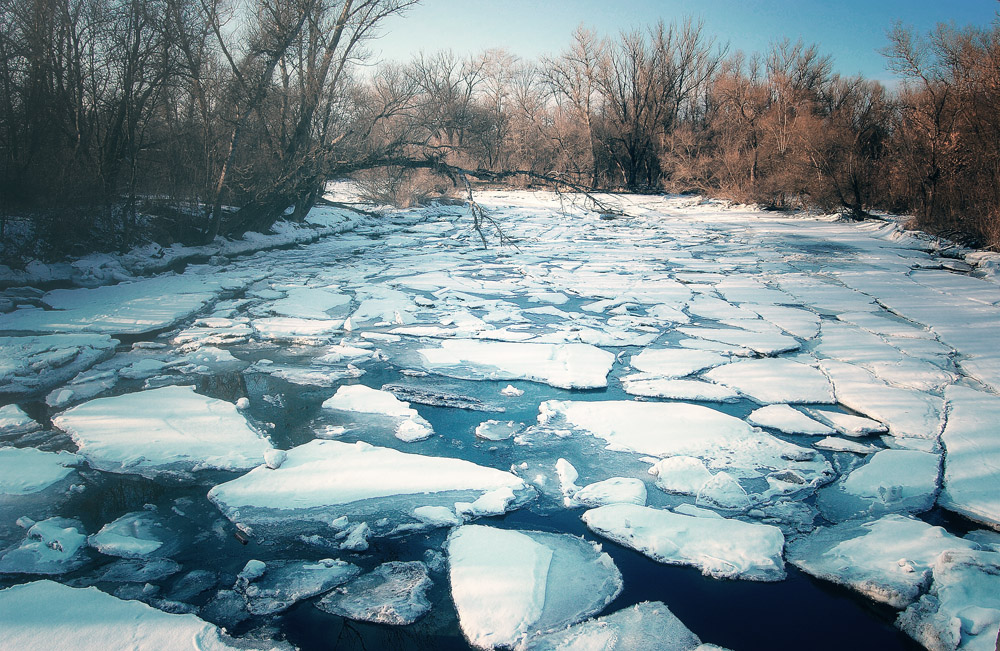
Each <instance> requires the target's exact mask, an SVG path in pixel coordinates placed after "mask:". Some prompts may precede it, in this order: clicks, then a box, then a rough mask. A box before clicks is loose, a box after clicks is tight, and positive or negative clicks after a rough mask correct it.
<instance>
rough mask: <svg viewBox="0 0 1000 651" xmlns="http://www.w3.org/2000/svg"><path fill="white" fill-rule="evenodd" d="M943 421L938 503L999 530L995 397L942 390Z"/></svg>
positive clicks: (998, 406)
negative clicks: (945, 415)
mask: <svg viewBox="0 0 1000 651" xmlns="http://www.w3.org/2000/svg"><path fill="white" fill-rule="evenodd" d="M945 399H946V400H947V402H948V422H947V424H946V425H945V429H944V433H943V434H942V435H941V442H942V443H943V444H944V449H945V457H944V483H943V489H942V491H941V495H940V497H939V499H938V502H939V504H941V506H943V507H944V508H946V509H948V510H949V511H955V512H956V513H961V514H962V515H964V516H966V517H968V518H971V519H973V520H976V521H977V522H983V523H985V524H988V525H989V526H991V527H993V528H994V529H1000V490H998V487H1000V437H998V436H997V423H998V422H1000V398H998V397H997V396H995V395H993V394H990V393H984V392H981V391H976V390H975V389H970V388H968V387H963V386H951V387H948V389H947V391H945Z"/></svg>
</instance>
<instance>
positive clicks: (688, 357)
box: [629, 348, 730, 378]
mask: <svg viewBox="0 0 1000 651" xmlns="http://www.w3.org/2000/svg"><path fill="white" fill-rule="evenodd" d="M728 361H730V360H729V357H728V356H726V355H721V354H719V353H713V352H711V351H707V350H690V349H685V348H647V349H645V350H643V351H642V352H641V353H639V354H638V355H633V356H632V359H631V360H630V361H629V364H631V365H632V368H634V369H636V370H637V371H642V372H645V373H649V374H651V375H657V376H660V377H664V378H680V377H685V376H687V375H691V374H692V373H697V372H698V371H701V370H704V369H706V368H712V367H713V366H719V365H721V364H725V363H726V362H728Z"/></svg>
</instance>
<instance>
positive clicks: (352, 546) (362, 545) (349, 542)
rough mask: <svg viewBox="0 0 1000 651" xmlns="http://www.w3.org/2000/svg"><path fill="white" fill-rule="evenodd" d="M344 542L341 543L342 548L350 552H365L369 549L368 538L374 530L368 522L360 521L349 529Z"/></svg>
mask: <svg viewBox="0 0 1000 651" xmlns="http://www.w3.org/2000/svg"><path fill="white" fill-rule="evenodd" d="M346 533H347V536H346V537H345V538H344V542H342V543H340V548H341V549H343V550H346V551H350V552H363V551H367V550H368V539H369V538H371V535H372V530H371V527H369V526H368V523H367V522H360V523H358V524H356V525H354V526H353V527H351V528H350V529H348V530H347V532H346Z"/></svg>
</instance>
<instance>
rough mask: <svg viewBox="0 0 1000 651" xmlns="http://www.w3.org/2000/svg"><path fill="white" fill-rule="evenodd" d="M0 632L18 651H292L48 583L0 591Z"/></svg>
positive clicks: (188, 618) (96, 593) (181, 617)
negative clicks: (174, 650) (184, 650)
mask: <svg viewBox="0 0 1000 651" xmlns="http://www.w3.org/2000/svg"><path fill="white" fill-rule="evenodd" d="M0 628H2V629H3V632H4V644H5V645H9V646H10V647H11V648H15V649H79V650H81V651H84V650H88V651H89V650H93V651H99V650H103V649H125V648H137V649H172V648H196V649H199V650H201V651H222V650H224V649H225V650H230V649H247V648H250V649H274V650H278V649H280V650H282V651H285V650H288V649H291V647H290V645H287V644H285V643H281V642H269V643H263V642H254V641H250V640H239V641H237V640H235V639H233V638H229V637H227V636H225V634H224V633H223V632H222V631H221V630H220V629H219V628H217V627H216V626H214V625H212V624H209V623H207V622H205V621H203V620H201V619H199V618H198V617H196V616H194V615H183V614H181V615H175V614H170V613H165V612H162V611H159V610H156V609H155V608H153V607H151V606H147V605H146V604H144V603H141V602H138V601H125V600H122V599H118V598H116V597H113V596H111V595H109V594H106V593H104V592H101V591H99V590H98V589H97V588H71V587H69V586H65V585H61V584H59V583H55V582H53V581H47V580H46V581H35V582H34V583H26V584H22V585H16V586H12V587H10V588H6V589H4V590H0Z"/></svg>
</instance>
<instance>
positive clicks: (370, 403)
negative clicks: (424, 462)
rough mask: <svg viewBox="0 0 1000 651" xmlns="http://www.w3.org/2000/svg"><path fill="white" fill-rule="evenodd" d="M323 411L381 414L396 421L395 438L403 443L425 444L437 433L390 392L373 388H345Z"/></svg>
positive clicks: (407, 404)
mask: <svg viewBox="0 0 1000 651" xmlns="http://www.w3.org/2000/svg"><path fill="white" fill-rule="evenodd" d="M323 408H324V409H336V410H339V411H349V412H356V413H362V414H380V415H383V416H389V417H390V418H394V419H397V420H398V421H399V422H398V423H397V425H396V438H398V439H399V440H401V441H406V442H412V441H422V440H424V439H426V438H428V437H430V436H432V435H433V434H434V430H433V429H432V428H431V424H430V423H428V422H427V421H426V420H424V418H423V417H422V416H421V415H420V414H418V413H417V410H416V409H413V408H412V407H410V403H408V402H403V401H401V400H399V399H397V398H396V396H394V395H392V394H391V393H389V392H388V391H381V390H379V389H372V388H371V387H366V386H365V385H363V384H353V385H349V386H342V387H340V388H339V389H337V393H335V394H334V395H333V397H332V398H328V399H327V400H326V401H325V402H324V403H323Z"/></svg>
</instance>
